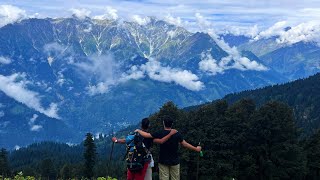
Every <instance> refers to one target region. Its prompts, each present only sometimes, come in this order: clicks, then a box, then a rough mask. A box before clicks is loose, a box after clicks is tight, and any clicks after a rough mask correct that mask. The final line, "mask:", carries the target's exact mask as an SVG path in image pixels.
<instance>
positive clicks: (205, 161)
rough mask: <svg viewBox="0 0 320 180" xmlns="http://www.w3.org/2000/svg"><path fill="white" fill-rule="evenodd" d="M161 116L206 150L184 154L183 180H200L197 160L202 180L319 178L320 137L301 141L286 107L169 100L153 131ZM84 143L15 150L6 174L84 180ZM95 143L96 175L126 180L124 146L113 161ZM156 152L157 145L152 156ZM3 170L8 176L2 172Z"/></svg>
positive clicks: (105, 143) (104, 144)
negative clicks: (180, 104) (190, 105)
mask: <svg viewBox="0 0 320 180" xmlns="http://www.w3.org/2000/svg"><path fill="white" fill-rule="evenodd" d="M163 116H171V117H173V118H174V119H175V120H176V122H175V123H174V128H176V129H178V130H179V131H180V132H181V134H182V135H183V137H184V139H186V140H187V141H189V142H190V143H191V144H194V145H196V144H198V143H199V142H201V144H202V146H203V152H204V157H203V158H199V154H197V153H194V152H190V151H187V150H184V149H182V150H181V173H182V179H195V178H196V176H197V171H196V169H197V162H198V160H199V167H200V169H199V177H200V179H231V178H235V179H239V180H240V179H261V180H264V179H297V180H300V179H301V180H302V179H320V133H319V132H317V133H315V134H313V135H311V136H309V137H307V138H304V139H302V138H301V134H300V133H301V130H300V129H298V128H297V126H296V123H295V122H296V121H295V117H294V114H293V111H292V109H291V108H290V107H289V106H287V105H286V104H283V103H280V102H276V101H270V102H268V103H265V104H262V105H261V106H259V107H256V105H255V102H254V101H253V100H250V99H243V100H240V101H238V102H236V103H234V104H232V105H229V104H228V103H227V101H223V100H221V101H216V102H214V103H211V104H208V105H205V106H202V107H199V108H197V109H194V110H192V111H184V110H180V109H178V108H177V107H176V106H175V105H174V104H173V103H172V102H168V103H166V104H165V105H164V106H163V107H162V108H161V109H160V111H159V112H158V113H155V114H153V115H151V116H150V120H151V124H152V127H151V131H157V130H160V129H161V128H162V122H161V117H163ZM133 129H134V127H132V130H133ZM126 133H127V131H125V132H123V134H126ZM84 144H85V143H84ZM84 144H82V145H78V146H68V145H64V144H57V143H42V144H35V145H32V146H30V147H28V148H23V149H21V150H19V151H14V152H12V153H11V154H10V155H9V160H8V164H9V165H10V168H9V171H6V172H7V175H9V176H12V174H16V173H17V172H20V171H22V172H23V174H24V175H25V176H34V177H50V179H51V178H53V179H54V178H61V177H63V179H69V178H78V179H81V177H85V174H84V171H85V162H86V160H85V158H84V156H83V155H84V154H83V153H84V152H85V150H86V149H85V146H84ZM94 144H95V145H96V154H97V156H96V158H95V163H94V168H93V176H94V177H106V175H109V176H112V177H116V178H118V179H123V178H124V177H125V164H124V162H123V155H124V153H125V148H124V146H121V145H116V146H115V148H116V149H115V150H114V154H113V158H112V161H109V158H110V156H109V155H110V148H111V141H110V137H105V136H100V137H99V138H96V139H95V140H94ZM157 149H158V147H157V146H154V150H153V151H154V154H155V155H154V157H157ZM40 154H41V155H40ZM1 157H2V156H1ZM156 161H157V158H156ZM1 162H3V160H1ZM1 167H4V166H2V165H1ZM8 167H9V166H8ZM155 169H156V168H155ZM0 172H1V173H2V174H4V171H3V169H2V170H0ZM155 174H156V173H155Z"/></svg>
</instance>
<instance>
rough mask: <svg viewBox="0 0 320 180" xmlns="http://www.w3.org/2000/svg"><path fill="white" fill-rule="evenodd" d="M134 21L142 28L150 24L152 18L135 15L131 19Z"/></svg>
mask: <svg viewBox="0 0 320 180" xmlns="http://www.w3.org/2000/svg"><path fill="white" fill-rule="evenodd" d="M131 19H132V21H134V22H136V23H138V24H139V25H141V26H144V25H146V24H148V23H149V22H150V18H149V17H144V18H143V17H141V16H139V15H133V16H132V17H131Z"/></svg>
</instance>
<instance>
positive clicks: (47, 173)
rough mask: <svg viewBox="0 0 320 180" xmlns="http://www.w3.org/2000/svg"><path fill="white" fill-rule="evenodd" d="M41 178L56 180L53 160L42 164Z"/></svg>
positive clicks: (47, 160)
mask: <svg viewBox="0 0 320 180" xmlns="http://www.w3.org/2000/svg"><path fill="white" fill-rule="evenodd" d="M40 171H41V177H43V178H46V179H55V178H56V173H55V169H54V165H53V162H52V160H51V159H44V160H42V162H41V164H40Z"/></svg>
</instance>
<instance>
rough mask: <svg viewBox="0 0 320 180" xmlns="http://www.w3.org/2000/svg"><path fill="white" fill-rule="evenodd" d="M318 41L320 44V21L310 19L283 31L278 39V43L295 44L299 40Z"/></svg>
mask: <svg viewBox="0 0 320 180" xmlns="http://www.w3.org/2000/svg"><path fill="white" fill-rule="evenodd" d="M301 41H303V42H316V43H318V44H319V45H320V22H317V21H310V22H307V23H301V24H298V25H297V26H293V27H291V29H289V30H288V31H285V32H282V33H281V34H280V36H279V38H278V39H277V42H278V43H281V44H282V43H283V44H289V45H290V44H294V43H297V42H301Z"/></svg>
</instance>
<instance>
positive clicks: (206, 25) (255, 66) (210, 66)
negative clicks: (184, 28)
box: [195, 13, 268, 75]
mask: <svg viewBox="0 0 320 180" xmlns="http://www.w3.org/2000/svg"><path fill="white" fill-rule="evenodd" d="M195 16H196V19H197V22H198V25H199V26H200V29H202V31H204V32H207V33H208V34H209V35H210V36H211V37H212V38H213V40H214V41H215V42H216V43H217V45H218V46H219V47H220V48H221V49H223V50H224V51H225V52H227V53H228V54H229V55H228V56H227V57H224V58H222V59H221V60H220V62H219V65H218V66H216V65H217V62H216V61H215V60H214V59H213V58H212V57H210V56H211V55H210V56H209V55H205V56H202V58H204V57H205V58H204V59H202V60H201V61H200V63H199V68H200V69H201V70H203V71H209V72H210V73H211V74H212V75H214V74H216V73H221V72H223V70H226V69H239V70H242V71H245V70H255V71H266V70H268V68H267V67H265V66H264V65H262V64H259V63H258V62H256V61H252V60H250V59H248V58H247V57H242V56H241V53H240V52H239V51H238V49H237V48H236V47H230V46H229V45H228V44H227V43H226V42H225V41H224V40H223V39H220V37H219V36H218V35H217V34H216V32H215V31H214V29H213V28H212V24H211V23H210V22H209V21H207V20H206V19H205V18H204V17H203V16H202V15H200V14H199V13H197V14H196V15H195Z"/></svg>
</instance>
